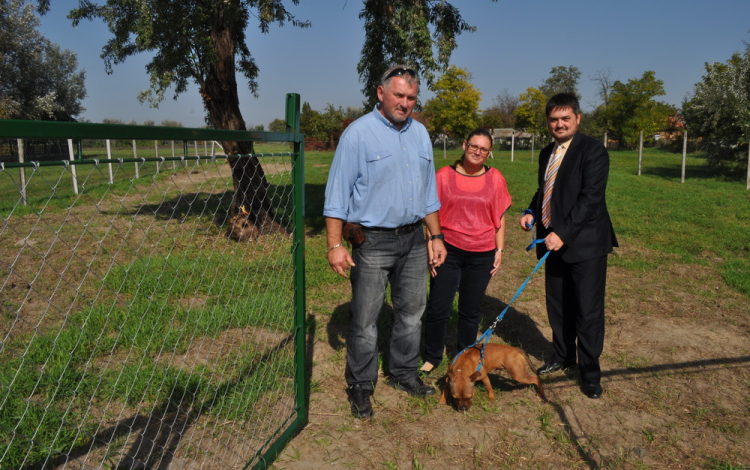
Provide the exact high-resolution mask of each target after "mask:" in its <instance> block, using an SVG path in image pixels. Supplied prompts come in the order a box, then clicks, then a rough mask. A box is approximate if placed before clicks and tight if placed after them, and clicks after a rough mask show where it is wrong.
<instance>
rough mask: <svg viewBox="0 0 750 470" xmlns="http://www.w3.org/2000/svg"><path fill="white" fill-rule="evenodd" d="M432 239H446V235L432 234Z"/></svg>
mask: <svg viewBox="0 0 750 470" xmlns="http://www.w3.org/2000/svg"><path fill="white" fill-rule="evenodd" d="M430 240H443V241H445V235H443V234H442V233H438V234H437V235H432V236H430Z"/></svg>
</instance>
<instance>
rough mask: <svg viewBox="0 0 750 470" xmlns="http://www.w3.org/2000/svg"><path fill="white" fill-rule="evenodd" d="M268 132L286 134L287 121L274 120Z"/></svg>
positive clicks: (269, 125)
mask: <svg viewBox="0 0 750 470" xmlns="http://www.w3.org/2000/svg"><path fill="white" fill-rule="evenodd" d="M300 119H301V116H300ZM268 130H269V131H271V132H286V121H285V120H283V119H278V118H277V119H274V120H273V121H271V122H270V123H269V124H268Z"/></svg>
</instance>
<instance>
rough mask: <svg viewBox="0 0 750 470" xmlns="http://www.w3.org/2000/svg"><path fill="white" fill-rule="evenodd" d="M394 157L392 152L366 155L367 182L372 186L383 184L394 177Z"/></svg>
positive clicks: (383, 151)
mask: <svg viewBox="0 0 750 470" xmlns="http://www.w3.org/2000/svg"><path fill="white" fill-rule="evenodd" d="M392 156H393V153H392V152H391V151H390V150H376V151H374V152H370V153H368V154H367V155H365V162H367V180H368V182H369V183H370V184H382V183H384V182H387V181H388V180H389V179H391V178H392V177H393V168H392V165H393V158H391V157H392Z"/></svg>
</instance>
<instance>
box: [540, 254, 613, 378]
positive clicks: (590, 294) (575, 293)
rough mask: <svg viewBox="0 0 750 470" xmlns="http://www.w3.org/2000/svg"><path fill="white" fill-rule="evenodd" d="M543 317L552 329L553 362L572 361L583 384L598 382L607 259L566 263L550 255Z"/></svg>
mask: <svg viewBox="0 0 750 470" xmlns="http://www.w3.org/2000/svg"><path fill="white" fill-rule="evenodd" d="M545 281H546V289H547V315H548V317H549V324H550V326H551V327H552V343H553V345H554V348H555V353H554V356H553V358H552V359H553V360H556V361H560V362H575V361H576V352H577V353H578V367H579V369H580V374H581V379H582V380H583V382H584V383H599V382H600V380H601V376H602V373H601V368H600V367H599V356H601V354H602V350H603V349H604V290H605V286H606V283H607V257H606V256H602V257H599V258H594V259H591V260H586V261H582V262H579V263H566V262H565V261H563V260H562V258H561V257H560V255H559V254H558V253H557V252H552V253H550V255H549V257H548V258H547V263H546V266H545Z"/></svg>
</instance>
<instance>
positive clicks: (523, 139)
mask: <svg viewBox="0 0 750 470" xmlns="http://www.w3.org/2000/svg"><path fill="white" fill-rule="evenodd" d="M490 134H492V142H493V143H494V144H500V145H510V144H511V141H512V140H513V136H514V135H515V140H516V141H515V144H516V145H519V144H522V146H525V144H527V143H528V142H529V141H531V137H532V136H531V134H529V133H528V132H524V131H519V130H516V129H512V128H505V129H492V130H491V132H490Z"/></svg>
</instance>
